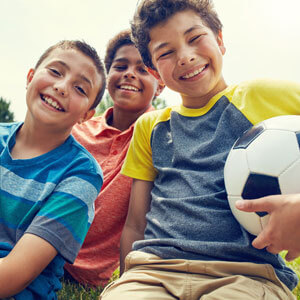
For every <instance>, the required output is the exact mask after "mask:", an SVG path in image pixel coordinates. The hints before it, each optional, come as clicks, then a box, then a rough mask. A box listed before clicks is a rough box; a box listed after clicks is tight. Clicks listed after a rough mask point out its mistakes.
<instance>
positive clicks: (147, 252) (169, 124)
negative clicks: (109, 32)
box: [101, 0, 300, 300]
mask: <svg viewBox="0 0 300 300" xmlns="http://www.w3.org/2000/svg"><path fill="white" fill-rule="evenodd" d="M221 29H222V25H221V22H220V21H219V19H218V16H217V14H216V12H215V11H214V10H213V7H212V4H211V1H208V0H144V1H141V3H140V5H139V7H138V9H137V12H136V14H135V18H134V20H133V23H132V32H133V36H134V39H135V42H136V44H137V47H138V49H139V50H140V53H141V55H142V58H143V61H144V63H145V64H146V66H147V67H149V68H151V69H152V71H151V72H152V73H153V74H155V75H156V76H157V77H158V78H161V79H162V81H163V82H164V83H165V84H166V86H168V87H169V88H171V89H173V90H175V91H177V92H179V93H180V94H181V97H182V104H183V105H181V106H180V107H175V108H167V109H164V110H162V111H157V112H151V113H149V114H147V115H145V116H142V117H141V118H140V119H139V121H138V122H137V124H136V128H135V133H134V136H133V139H132V142H131V145H130V148H129V151H128V154H127V158H126V161H125V163H124V166H123V173H124V174H125V175H127V176H130V177H133V178H134V180H133V184H132V193H131V198H130V205H129V211H128V216H127V220H126V223H125V226H124V231H123V233H122V238H121V262H122V270H123V268H124V259H125V256H126V255H127V254H128V253H129V252H130V251H131V249H133V250H134V251H132V252H130V253H129V254H128V255H127V257H126V272H125V273H124V274H123V275H122V277H121V278H120V279H119V280H118V281H116V282H114V283H112V285H111V286H110V287H109V288H107V291H106V292H104V293H103V295H102V297H101V299H103V300H108V299H123V300H124V299H131V300H132V299H156V300H158V299H189V300H193V299H197V300H198V299H239V300H240V299H243V300H245V299H249V300H250V299H294V297H293V295H292V293H291V291H290V290H291V289H293V288H294V287H295V286H296V284H297V276H296V275H295V273H294V272H293V271H292V270H290V269H289V268H287V267H286V266H285V264H284V262H283V260H282V259H281V258H280V257H279V256H278V255H274V254H271V253H269V252H267V251H266V250H258V249H255V248H254V247H253V246H252V245H251V242H252V240H253V236H251V235H250V234H248V233H247V232H246V231H245V230H244V229H242V228H241V226H240V225H239V224H238V222H237V221H236V220H235V218H234V217H233V215H232V213H231V211H230V207H229V204H228V201H227V197H226V191H225V187H224V178H223V169H224V163H225V160H226V157H227V155H228V152H229V150H230V148H231V146H232V145H233V143H234V141H235V140H236V139H237V138H238V137H239V136H240V135H241V134H242V133H243V132H244V131H245V130H246V129H248V128H249V127H251V126H252V124H256V123H258V122H259V121H261V120H263V119H266V118H269V117H272V116H275V115H280V114H299V113H300V86H299V85H297V84H293V83H287V82H285V83H283V82H273V81H262V80H261V81H259V80H258V81H253V82H246V83H243V84H240V85H235V86H229V87H228V86H227V85H226V83H225V80H224V78H223V75H222V56H223V55H224V54H225V46H224V43H223V38H222V32H221ZM298 197H299V195H298Z"/></svg>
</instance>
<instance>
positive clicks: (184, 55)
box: [178, 49, 195, 66]
mask: <svg viewBox="0 0 300 300" xmlns="http://www.w3.org/2000/svg"><path fill="white" fill-rule="evenodd" d="M194 60H195V55H194V54H193V52H192V51H189V50H187V49H184V50H183V51H182V52H181V53H179V55H178V65H179V66H185V65H188V64H189V63H191V62H193V61H194Z"/></svg>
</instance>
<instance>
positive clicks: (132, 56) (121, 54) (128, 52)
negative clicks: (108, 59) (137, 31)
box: [114, 45, 142, 63]
mask: <svg viewBox="0 0 300 300" xmlns="http://www.w3.org/2000/svg"><path fill="white" fill-rule="evenodd" d="M120 59H124V60H135V61H137V62H140V63H141V62H142V57H141V55H140V53H139V51H138V49H137V48H136V47H135V46H134V45H124V46H122V47H120V48H119V49H118V50H117V51H116V54H115V57H114V61H116V60H120Z"/></svg>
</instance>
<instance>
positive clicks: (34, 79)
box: [0, 41, 105, 300]
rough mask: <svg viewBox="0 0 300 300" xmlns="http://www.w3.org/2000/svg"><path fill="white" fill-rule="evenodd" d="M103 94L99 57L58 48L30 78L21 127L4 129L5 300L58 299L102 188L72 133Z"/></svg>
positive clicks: (0, 216) (0, 195)
mask: <svg viewBox="0 0 300 300" xmlns="http://www.w3.org/2000/svg"><path fill="white" fill-rule="evenodd" d="M104 90H105V74H104V68H103V65H102V62H101V61H100V59H99V57H98V55H97V53H96V51H95V50H94V49H93V48H91V47H90V46H89V45H87V44H86V43H84V42H81V41H62V42H59V43H57V44H55V45H54V46H52V47H50V48H49V49H48V50H46V52H45V53H44V54H43V55H42V56H41V57H40V59H39V61H38V62H37V64H36V66H35V68H34V69H30V70H29V72H28V75H27V92H26V102H27V107H28V111H27V113H26V117H25V121H24V123H22V122H20V123H12V124H1V125H0V153H1V159H0V163H1V165H0V168H1V180H0V182H1V189H0V220H1V222H0V226H1V230H0V257H1V258H0V298H4V297H10V296H13V298H14V299H20V300H24V299H25V300H26V299H56V293H55V292H56V291H57V290H59V289H60V288H61V284H60V282H59V278H60V277H61V276H62V274H63V265H64V263H65V261H69V262H73V261H74V260H75V257H76V255H77V253H78V251H79V249H80V247H81V244H82V243H83V240H84V238H85V235H86V233H87V231H88V228H89V226H90V224H91V222H92V220H93V215H94V200H95V199H96V197H97V195H98V193H99V191H100V188H101V185H102V171H101V169H100V167H99V165H98V164H97V162H96V161H95V160H94V159H93V157H92V156H91V155H90V154H89V153H88V151H86V150H85V149H84V148H83V147H82V146H81V145H79V144H78V143H77V142H76V141H75V140H74V138H73V137H72V136H71V135H70V133H71V130H72V127H73V125H74V124H75V123H77V122H84V121H86V120H88V119H89V118H91V117H92V116H93V114H94V111H95V110H94V108H95V107H96V106H97V104H98V103H99V101H100V100H101V97H102V95H103V92H104Z"/></svg>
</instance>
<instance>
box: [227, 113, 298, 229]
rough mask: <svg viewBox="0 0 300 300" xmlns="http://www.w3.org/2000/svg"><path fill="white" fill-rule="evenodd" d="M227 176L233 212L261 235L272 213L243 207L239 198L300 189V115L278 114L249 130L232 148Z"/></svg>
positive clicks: (291, 191)
mask: <svg viewBox="0 0 300 300" xmlns="http://www.w3.org/2000/svg"><path fill="white" fill-rule="evenodd" d="M224 180H225V187H226V191H227V195H228V201H229V204H230V208H231V211H232V213H233V215H234V216H235V218H236V219H237V220H238V222H239V223H240V224H241V225H242V226H243V227H244V228H245V229H246V230H247V231H249V232H250V233H251V234H254V235H258V234H259V233H260V232H261V231H262V229H263V228H264V226H265V225H266V223H267V222H268V214H267V213H261V212H257V213H249V212H243V211H240V210H238V209H237V208H236V207H235V202H236V201H237V200H243V199H257V198H260V197H264V196H268V195H277V194H294V193H300V116H298V115H286V116H279V117H274V118H271V119H268V120H265V121H263V122H261V123H259V124H257V125H256V126H253V127H252V128H250V129H249V130H247V131H246V132H245V133H244V134H243V135H242V136H241V137H240V138H239V139H238V140H237V141H236V142H235V144H234V145H233V147H232V149H231V150H230V152H229V155H228V157H227V160H226V163H225V168H224Z"/></svg>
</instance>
